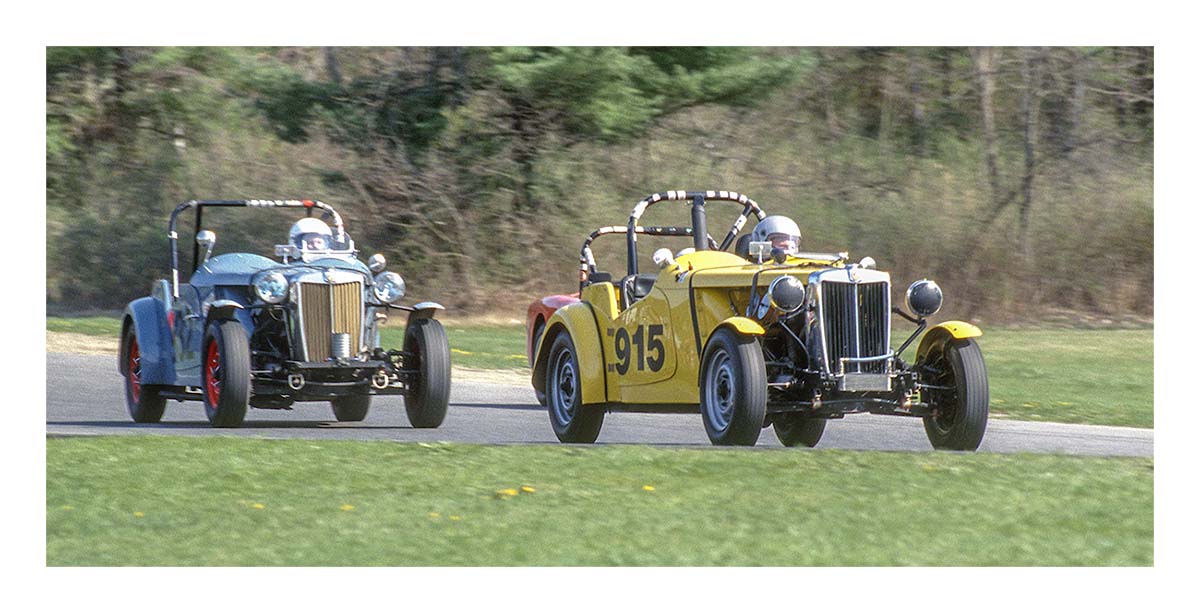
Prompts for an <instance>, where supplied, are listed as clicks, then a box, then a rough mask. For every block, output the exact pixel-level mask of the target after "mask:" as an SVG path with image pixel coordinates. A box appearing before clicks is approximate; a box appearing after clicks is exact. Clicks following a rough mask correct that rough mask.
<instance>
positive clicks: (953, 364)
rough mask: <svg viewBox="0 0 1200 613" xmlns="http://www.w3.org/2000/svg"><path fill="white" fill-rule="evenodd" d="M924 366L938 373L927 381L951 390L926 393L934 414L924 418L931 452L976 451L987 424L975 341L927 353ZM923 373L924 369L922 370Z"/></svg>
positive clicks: (984, 370) (980, 362)
mask: <svg viewBox="0 0 1200 613" xmlns="http://www.w3.org/2000/svg"><path fill="white" fill-rule="evenodd" d="M923 362H924V364H925V365H927V366H928V367H930V368H932V369H934V370H936V371H937V374H936V375H932V376H931V377H930V380H929V381H928V382H929V383H931V384H934V385H943V386H948V387H950V388H952V389H950V390H929V392H930V403H931V404H932V405H933V408H934V410H935V411H936V412H937V414H936V415H935V416H933V417H926V418H924V420H925V435H926V436H928V437H929V442H930V444H932V445H933V447H934V449H950V450H956V451H975V450H976V449H979V444H980V443H981V442H983V434H984V432H985V431H986V430H987V422H988V401H989V399H988V379H987V368H986V367H985V366H984V363H983V352H982V351H980V350H979V344H978V343H976V342H975V339H970V338H968V339H963V340H957V341H949V342H947V343H945V344H943V345H942V346H941V347H939V348H935V349H933V350H931V351H930V353H929V355H928V356H926V359H925V360H923ZM921 370H924V369H921Z"/></svg>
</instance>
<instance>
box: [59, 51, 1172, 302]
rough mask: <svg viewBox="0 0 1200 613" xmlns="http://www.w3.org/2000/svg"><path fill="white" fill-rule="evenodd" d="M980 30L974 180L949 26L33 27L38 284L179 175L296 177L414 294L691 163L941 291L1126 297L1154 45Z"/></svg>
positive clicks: (151, 221)
mask: <svg viewBox="0 0 1200 613" xmlns="http://www.w3.org/2000/svg"><path fill="white" fill-rule="evenodd" d="M996 54H997V61H996V63H995V70H994V71H993V73H992V76H993V78H994V88H995V92H994V99H993V109H992V110H993V111H994V119H995V138H996V143H995V148H996V169H997V184H996V185H994V186H993V185H992V184H991V182H990V179H989V176H988V173H987V169H986V167H985V158H986V154H987V147H986V144H985V142H984V138H983V134H982V128H981V100H980V92H979V90H980V83H979V77H980V73H979V71H977V70H976V67H975V66H974V64H973V62H974V59H973V56H972V52H970V51H969V50H967V49H962V48H945V47H935V48H799V49H797V48H765V49H764V48H742V47H711V48H710V47H631V48H624V47H600V48H574V47H549V48H543V47H536V48H524V47H522V48H466V49H459V48H448V47H438V48H391V49H376V48H339V49H332V50H322V49H308V48H220V47H203V48H191V47H181V48H173V47H168V48H102V47H82V48H72V47H50V48H48V49H47V68H46V69H47V94H46V109H47V112H46V141H47V149H46V168H47V235H48V241H49V243H50V244H51V245H53V246H54V248H53V249H51V250H50V252H49V254H48V264H49V269H48V274H47V285H48V294H47V299H48V300H49V301H50V302H52V303H55V304H61V305H62V306H75V307H87V308H93V307H101V308H117V307H120V306H121V305H122V304H123V303H124V302H126V301H127V300H129V299H132V298H135V297H137V296H138V295H140V294H141V293H142V288H144V287H145V286H146V284H147V283H148V281H150V280H151V279H153V278H156V277H160V276H162V275H165V274H166V271H165V268H164V266H163V262H165V261H166V254H165V253H164V252H163V251H162V250H160V246H161V243H162V239H161V235H162V233H163V232H164V229H165V220H166V216H167V214H168V213H169V211H170V209H171V207H172V206H173V205H174V204H175V203H177V202H179V201H182V200H184V199H187V198H192V197H230V198H237V197H298V196H299V197H317V198H321V199H323V200H326V201H328V202H331V203H333V204H335V205H336V206H338V207H339V210H341V211H342V212H343V214H344V216H345V217H346V219H347V221H348V222H349V224H350V231H351V232H352V233H353V235H354V236H355V239H356V241H357V242H358V243H359V245H360V246H361V247H362V248H364V249H369V250H373V251H380V252H384V253H385V255H386V256H387V257H388V258H389V260H391V261H393V262H396V263H398V264H401V265H402V266H403V272H404V274H405V275H406V278H407V279H408V280H409V282H410V287H411V288H412V290H413V291H414V294H417V293H420V295H422V296H424V297H429V298H432V299H439V300H443V301H445V302H448V303H450V304H451V306H463V307H468V308H472V309H478V308H499V309H508V308H513V309H520V307H521V304H522V303H525V302H527V301H528V300H529V299H530V298H531V297H532V296H535V295H541V294H545V293H549V292H552V291H560V290H561V289H565V288H568V287H571V286H572V285H573V283H574V279H573V275H574V270H573V269H574V264H573V261H572V260H573V254H574V253H575V252H576V250H577V249H578V245H579V241H581V240H582V237H583V236H584V235H585V234H586V232H588V231H590V230H591V229H593V228H594V227H595V226H599V225H610V224H613V223H620V222H621V221H623V219H624V218H625V215H627V213H628V209H629V207H630V205H631V204H632V203H633V202H634V201H635V200H636V199H637V198H639V197H641V196H644V195H645V194H647V193H650V192H653V191H656V190H660V189H674V188H679V187H697V188H718V189H720V188H728V189H736V190H738V191H741V192H743V193H747V194H750V195H752V196H753V197H754V198H755V199H756V200H758V201H759V202H760V203H761V204H763V205H764V207H765V208H766V209H767V210H768V211H770V212H775V213H782V214H788V215H792V216H794V217H797V218H798V219H799V220H800V221H801V227H802V229H803V231H804V235H805V243H806V245H807V246H808V247H812V248H820V249H833V250H843V249H850V250H851V251H852V252H854V254H861V255H872V256H873V257H875V258H876V259H877V260H878V261H879V262H880V264H881V266H884V267H886V268H888V269H889V270H891V271H892V272H893V274H894V276H895V278H898V279H910V278H913V277H919V276H928V277H934V278H937V279H938V280H939V282H941V283H942V285H943V287H944V288H946V290H947V292H948V294H949V295H953V296H955V297H956V298H957V299H958V300H959V301H960V302H958V304H956V305H955V307H956V316H962V317H1003V318H1007V319H1013V318H1016V317H1019V316H1021V315H1026V314H1029V315H1034V316H1036V315H1037V314H1038V313H1039V309H1040V308H1041V307H1044V306H1047V305H1055V306H1063V307H1070V308H1075V309H1085V310H1089V311H1096V312H1102V313H1109V314H1116V313H1127V312H1135V313H1140V314H1147V313H1150V312H1152V310H1153V304H1152V302H1150V299H1149V297H1150V296H1152V295H1153V274H1152V264H1153V190H1152V181H1153V50H1152V49H1148V48H1037V49H997V50H996ZM1029 67H1033V68H1034V69H1035V70H1032V71H1026V72H1030V73H1031V74H1036V78H1034V77H1027V75H1026V74H1025V72H1023V70H1025V69H1026V68H1029ZM1031 91H1032V92H1033V93H1035V94H1036V95H1035V96H1033V97H1032V98H1031V99H1033V100H1036V101H1037V103H1036V104H1037V105H1038V111H1039V113H1040V114H1039V117H1040V123H1039V126H1038V129H1037V130H1036V132H1035V133H1036V134H1037V135H1039V136H1038V140H1037V142H1035V143H1033V151H1034V152H1035V157H1034V159H1035V163H1034V180H1033V181H1032V182H1031V185H1032V196H1033V201H1032V204H1031V209H1030V211H1029V212H1028V221H1029V223H1028V226H1027V228H1028V229H1026V226H1024V225H1022V224H1020V223H1019V214H1018V209H1019V208H1020V207H1021V206H1023V205H1022V203H1021V199H1022V196H1021V192H1020V188H1021V187H1022V185H1023V175H1024V172H1025V163H1026V160H1025V154H1024V152H1025V143H1024V138H1025V134H1026V131H1025V130H1024V122H1025V121H1026V120H1027V117H1026V115H1025V114H1024V113H1023V110H1022V103H1023V101H1024V100H1025V99H1026V98H1028V97H1027V96H1025V93H1026V92H1031ZM1006 194H1010V195H1009V196H1007V199H1006ZM997 202H1000V203H1003V205H1002V206H1000V208H999V209H997V208H996V207H997V206H998V205H997V204H996V203H997ZM85 210H86V213H84V214H80V212H81V211H85ZM997 210H998V211H999V212H998V213H997V214H995V215H992V212H993V211H997ZM661 214H662V215H664V216H665V215H667V214H669V211H667V212H663V213H661ZM720 214H721V213H720V212H714V216H713V221H712V222H711V224H710V225H713V224H720V223H724V222H723V220H722V219H721V218H720ZM214 219H215V218H214ZM685 219H686V217H685V216H683V215H680V216H677V217H674V218H670V219H667V218H666V217H663V218H662V219H659V220H657V221H655V223H659V222H661V223H673V224H679V223H685ZM985 220H988V221H987V223H984V221H985ZM1080 220H1087V223H1088V228H1087V231H1086V232H1083V231H1080V226H1079V224H1080V223H1081V221H1080ZM290 222H291V220H290V219H281V218H280V217H279V216H275V217H272V218H266V217H263V218H254V219H250V218H248V217H240V218H239V219H238V220H230V219H225V220H222V221H220V222H219V223H222V224H227V225H224V226H221V227H220V228H217V229H218V230H219V233H220V235H221V240H220V243H219V245H220V246H219V249H220V250H222V251H223V250H225V249H232V248H235V247H236V248H242V247H247V246H249V247H252V248H253V249H254V250H256V251H263V250H269V249H270V245H272V244H273V243H274V242H275V240H276V239H275V238H274V237H275V236H277V235H278V233H280V232H281V231H282V230H281V229H282V228H285V227H286V226H287V225H289V224H290ZM213 223H218V222H217V221H214V222H213ZM589 226H590V227H589ZM187 231H188V232H189V233H190V232H191V229H190V228H189V229H188V230H187ZM104 237H109V238H107V239H105V238H104ZM112 237H116V238H112ZM1026 246H1027V248H1026ZM114 248H119V249H120V251H119V252H117V251H113V249H114ZM106 249H107V252H106ZM618 268H619V267H618ZM463 285H465V286H466V287H465V288H464V287H463ZM483 296H487V297H488V299H487V300H484V299H482V298H483Z"/></svg>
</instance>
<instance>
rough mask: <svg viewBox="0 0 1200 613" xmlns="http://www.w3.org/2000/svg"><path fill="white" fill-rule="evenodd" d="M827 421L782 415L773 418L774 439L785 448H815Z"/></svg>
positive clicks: (818, 418) (817, 418)
mask: <svg viewBox="0 0 1200 613" xmlns="http://www.w3.org/2000/svg"><path fill="white" fill-rule="evenodd" d="M827 423H829V420H828V419H823V418H820V417H804V416H802V415H795V414H789V413H783V414H780V415H776V416H775V423H774V425H775V438H778V439H779V442H780V443H783V445H784V446H785V447H798V446H800V445H804V446H805V447H816V446H817V443H819V442H820V441H821V435H822V434H825V424H827Z"/></svg>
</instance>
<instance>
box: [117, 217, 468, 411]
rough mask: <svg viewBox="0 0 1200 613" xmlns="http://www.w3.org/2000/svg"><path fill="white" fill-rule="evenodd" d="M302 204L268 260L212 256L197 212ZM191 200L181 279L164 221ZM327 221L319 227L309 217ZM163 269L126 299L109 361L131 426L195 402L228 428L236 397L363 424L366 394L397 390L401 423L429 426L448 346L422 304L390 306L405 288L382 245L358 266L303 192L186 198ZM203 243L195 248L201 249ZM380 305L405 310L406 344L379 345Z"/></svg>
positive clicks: (240, 403)
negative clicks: (326, 411) (191, 228)
mask: <svg viewBox="0 0 1200 613" xmlns="http://www.w3.org/2000/svg"><path fill="white" fill-rule="evenodd" d="M213 207H222V208H225V207H267V208H282V209H289V210H295V211H298V212H303V213H304V214H305V217H304V218H302V219H300V220H299V221H297V222H296V223H295V225H293V226H292V229H291V232H290V234H289V241H288V244H286V245H276V246H275V256H276V257H277V258H279V260H278V261H276V260H272V259H270V258H266V257H263V256H260V255H255V254H251V253H227V254H223V255H217V256H213V255H212V249H213V244H214V243H215V242H216V235H215V234H214V233H213V232H212V231H209V230H203V229H202V225H201V222H202V214H203V211H204V209H206V208H213ZM189 209H194V210H195V211H196V226H195V228H196V230H197V231H198V232H197V234H196V239H195V243H194V245H193V248H192V274H191V278H190V279H188V281H187V282H186V283H181V282H180V280H179V277H180V275H179V249H178V234H177V233H176V221H177V219H178V217H179V214H180V213H182V212H184V211H186V210H189ZM318 212H319V213H321V217H322V218H323V219H325V220H329V221H330V222H332V224H333V228H330V227H329V225H327V224H326V223H325V222H324V221H322V219H321V218H318V217H314V216H313V215H314V213H318ZM167 236H168V239H169V241H170V245H171V278H170V279H169V280H168V279H162V280H159V281H156V282H155V283H154V286H153V288H152V290H151V295H150V296H147V297H145V298H139V299H137V300H134V301H133V302H131V303H129V306H128V307H126V308H125V314H124V317H123V322H122V325H121V346H120V353H119V363H118V369H119V371H120V373H121V374H122V375H124V377H125V400H126V404H127V405H128V407H129V414H130V416H132V417H133V420H134V421H135V422H138V423H156V422H158V421H159V420H161V419H162V416H163V411H164V409H165V407H166V401H167V400H177V401H183V400H200V401H202V402H204V410H205V413H206V414H207V415H208V420H209V422H210V423H212V425H214V426H219V427H236V426H240V425H241V424H242V423H243V421H244V420H245V418H246V410H247V408H248V407H255V408H259V409H290V408H291V407H292V404H293V403H294V402H303V401H329V402H330V404H332V405H333V414H334V416H335V417H336V418H337V419H338V421H362V420H363V419H364V418H365V417H366V416H367V411H368V410H369V409H370V406H371V397H372V396H379V395H401V396H404V405H405V410H406V412H407V413H408V419H409V421H410V422H412V425H413V426H415V427H418V428H436V427H438V426H439V425H441V423H442V420H443V419H445V416H446V407H447V404H448V402H449V398H450V346H449V343H448V342H447V340H446V332H445V330H444V329H443V328H442V325H441V323H440V322H438V321H437V320H436V319H434V316H435V315H436V313H437V311H439V310H441V309H442V308H443V307H442V306H441V305H440V304H437V303H434V302H420V303H417V304H415V305H412V306H402V305H400V304H399V303H400V301H401V299H403V298H404V293H405V285H404V280H403V279H402V278H401V277H400V275H398V274H396V273H394V272H386V271H385V270H384V269H385V267H386V261H385V260H384V258H383V256H382V255H378V254H376V255H374V256H371V258H370V259H369V260H368V263H367V264H363V263H362V262H361V261H359V259H358V258H357V254H358V252H357V250H355V248H354V241H353V240H351V239H350V236H349V235H348V234H346V232H345V230H344V228H343V227H342V219H341V216H340V215H338V213H337V211H335V210H334V209H333V207H331V206H329V205H327V204H325V203H323V202H320V201H314V200H189V201H188V202H184V203H182V204H180V205H179V206H177V207H176V208H175V210H174V212H172V213H171V218H170V222H169V230H168V234H167ZM201 250H203V251H201ZM390 309H397V310H400V311H405V312H407V313H408V321H407V325H406V327H405V334H404V346H403V348H401V349H385V348H383V347H380V342H379V328H380V326H381V325H382V324H383V323H384V322H385V321H387V318H388V312H389V310H390Z"/></svg>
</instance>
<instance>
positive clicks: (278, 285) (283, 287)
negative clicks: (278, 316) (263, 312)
mask: <svg viewBox="0 0 1200 613" xmlns="http://www.w3.org/2000/svg"><path fill="white" fill-rule="evenodd" d="M254 293H256V294H258V298H259V300H262V301H263V302H265V303H267V304H279V303H280V302H283V301H284V300H286V299H287V295H288V283H287V278H286V277H284V276H283V273H281V272H269V273H267V274H265V275H263V276H261V277H259V278H258V280H256V281H255V282H254Z"/></svg>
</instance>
